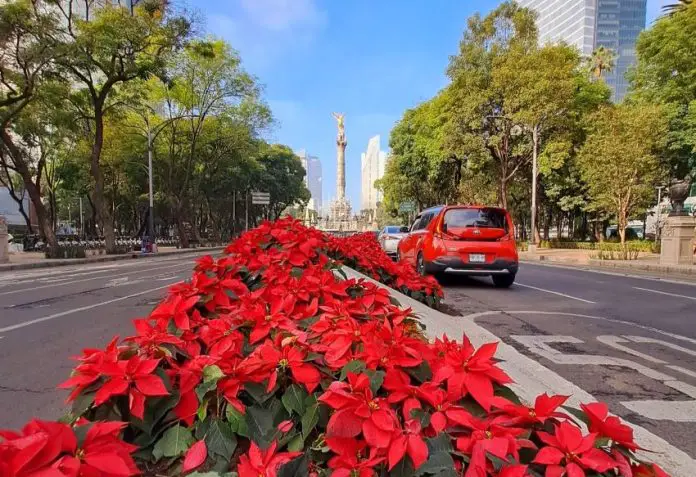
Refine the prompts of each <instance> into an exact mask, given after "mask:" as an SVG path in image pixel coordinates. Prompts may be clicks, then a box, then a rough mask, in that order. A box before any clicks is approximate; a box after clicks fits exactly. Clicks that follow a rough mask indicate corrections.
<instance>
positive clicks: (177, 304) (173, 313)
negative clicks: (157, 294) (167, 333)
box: [150, 295, 200, 330]
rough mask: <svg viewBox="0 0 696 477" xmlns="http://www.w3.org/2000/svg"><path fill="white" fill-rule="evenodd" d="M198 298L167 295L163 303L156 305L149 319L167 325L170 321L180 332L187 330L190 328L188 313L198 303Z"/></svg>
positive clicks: (196, 296) (195, 296)
mask: <svg viewBox="0 0 696 477" xmlns="http://www.w3.org/2000/svg"><path fill="white" fill-rule="evenodd" d="M198 300H200V297H199V296H198V295H194V296H191V297H189V298H183V297H182V296H181V295H169V298H167V299H166V300H165V301H163V302H162V303H160V304H159V305H157V308H155V309H154V310H152V313H150V318H152V319H153V320H161V321H163V322H164V323H165V324H168V323H169V321H170V320H173V321H174V324H175V325H176V327H177V328H179V329H180V330H188V329H189V328H190V326H191V325H190V320H189V312H191V311H192V308H193V307H194V306H195V305H196V303H198Z"/></svg>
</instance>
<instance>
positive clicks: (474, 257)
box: [469, 253, 486, 263]
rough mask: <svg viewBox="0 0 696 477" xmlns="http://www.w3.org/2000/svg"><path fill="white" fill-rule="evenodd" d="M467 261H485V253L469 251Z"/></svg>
mask: <svg viewBox="0 0 696 477" xmlns="http://www.w3.org/2000/svg"><path fill="white" fill-rule="evenodd" d="M469 262H471V263H486V255H485V254H483V253H470V254H469Z"/></svg>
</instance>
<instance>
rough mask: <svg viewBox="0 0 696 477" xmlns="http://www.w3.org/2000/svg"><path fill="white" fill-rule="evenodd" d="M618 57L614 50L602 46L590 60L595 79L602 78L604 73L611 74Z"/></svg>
mask: <svg viewBox="0 0 696 477" xmlns="http://www.w3.org/2000/svg"><path fill="white" fill-rule="evenodd" d="M615 61H616V55H615V54H614V52H613V51H612V50H610V49H609V48H607V47H605V46H600V47H598V48H596V49H595V50H594V51H593V52H592V56H590V58H589V62H588V65H589V69H590V72H591V73H592V76H594V77H595V79H599V78H601V77H602V73H604V72H605V71H606V72H610V71H612V70H613V69H614V62H615Z"/></svg>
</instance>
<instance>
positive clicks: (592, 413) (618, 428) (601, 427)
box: [580, 402, 638, 450]
mask: <svg viewBox="0 0 696 477" xmlns="http://www.w3.org/2000/svg"><path fill="white" fill-rule="evenodd" d="M580 407H581V408H582V410H583V411H585V414H586V415H587V418H588V419H589V420H590V426H589V428H590V432H595V433H597V435H599V436H600V437H608V438H609V439H611V440H612V441H614V442H616V443H617V444H621V445H622V446H624V447H626V448H627V449H631V450H636V449H638V445H637V444H636V443H635V441H634V440H633V429H631V428H630V427H628V426H627V425H626V424H623V423H622V422H621V419H619V418H618V417H616V416H610V415H609V407H608V406H607V405H606V404H605V403H603V402H595V403H591V404H581V405H580Z"/></svg>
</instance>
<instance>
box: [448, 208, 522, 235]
mask: <svg viewBox="0 0 696 477" xmlns="http://www.w3.org/2000/svg"><path fill="white" fill-rule="evenodd" d="M444 223H445V224H447V227H481V228H484V227H486V228H495V229H505V231H506V232H507V229H508V223H507V219H506V218H505V212H504V211H502V210H500V209H489V208H484V209H449V210H448V211H447V212H445V218H444Z"/></svg>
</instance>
